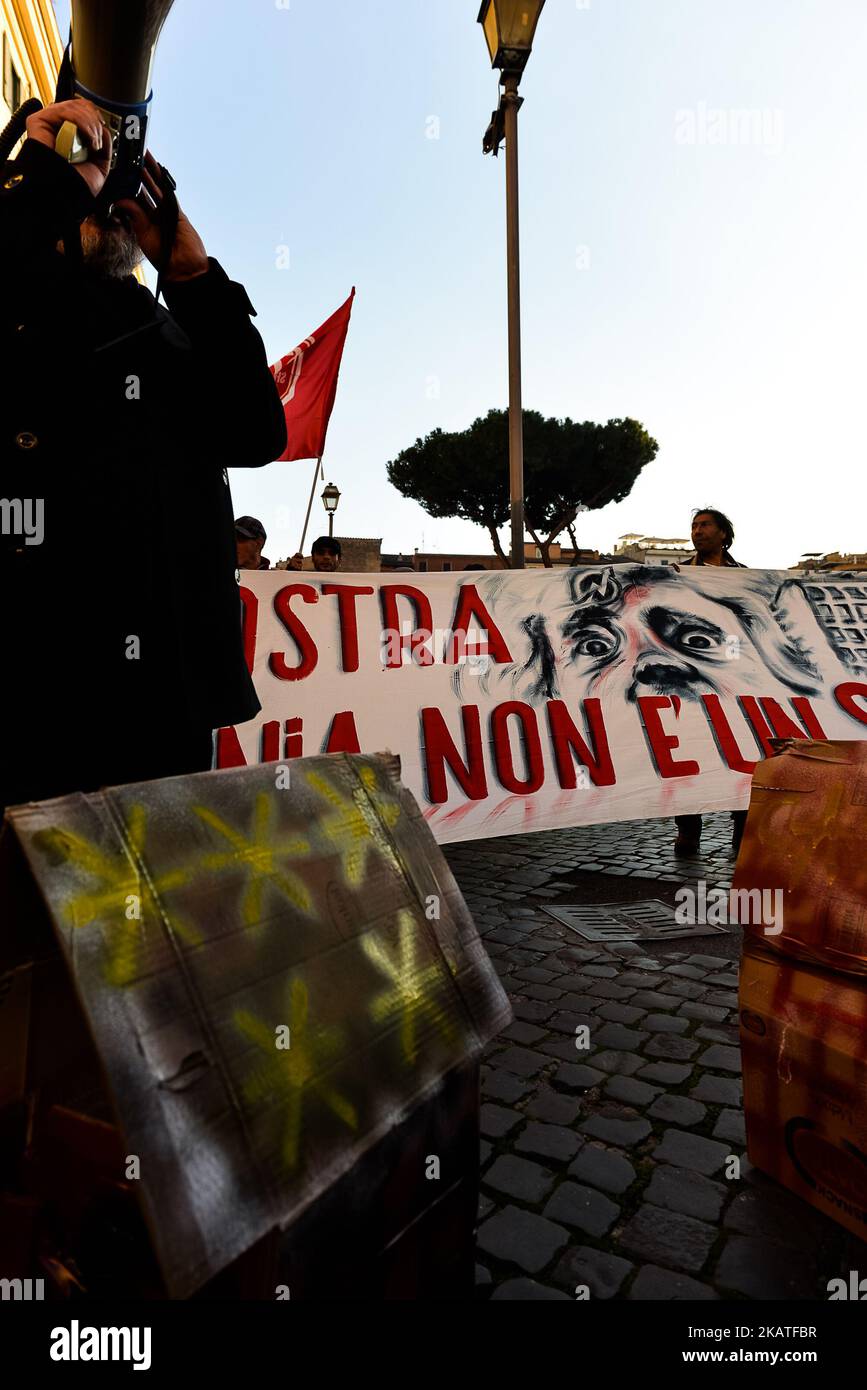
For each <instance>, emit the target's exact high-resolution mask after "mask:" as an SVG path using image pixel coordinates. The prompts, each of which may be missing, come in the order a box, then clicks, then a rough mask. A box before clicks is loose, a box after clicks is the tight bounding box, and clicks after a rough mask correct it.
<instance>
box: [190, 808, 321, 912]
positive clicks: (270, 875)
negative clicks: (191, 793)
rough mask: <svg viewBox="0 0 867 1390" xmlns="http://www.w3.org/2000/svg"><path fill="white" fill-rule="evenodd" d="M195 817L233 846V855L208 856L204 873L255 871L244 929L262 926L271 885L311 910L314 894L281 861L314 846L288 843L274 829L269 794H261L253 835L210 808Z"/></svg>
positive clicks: (246, 893) (246, 897)
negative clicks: (234, 868) (243, 867)
mask: <svg viewBox="0 0 867 1390" xmlns="http://www.w3.org/2000/svg"><path fill="white" fill-rule="evenodd" d="M192 809H193V811H194V813H195V814H196V815H197V816H198V817H199V819H200V820H202V821H204V823H205V824H206V825H208V826H210V828H211V829H212V830H215V831H216V832H217V833H218V834H219V835H222V836H223V838H224V839H226V840H228V842H229V844H230V845H231V846H232V848H231V850H229V851H222V852H220V853H215V854H211V855H205V856H204V857H203V859H202V860H201V864H200V867H201V868H202V869H208V870H213V869H217V870H219V869H224V868H226V867H229V866H231V865H233V864H246V865H249V867H250V868H251V869H252V871H253V873H252V878H251V880H250V882H249V883H248V884H247V886H246V888H245V890H244V897H243V902H242V915H243V920H244V926H245V927H249V926H253V925H255V923H257V922H259V921H260V920H261V917H262V899H263V897H264V894H265V888H266V886H267V885H268V884H270V885H271V887H272V888H276V889H278V891H279V892H281V893H283V894H284V896H285V897H287V898H288V899H289V901H290V902H291V903H294V904H295V906H296V907H298V908H300V909H301V911H302V912H308V911H309V910H310V903H311V899H310V894H309V893H308V891H307V888H306V887H305V885H304V882H303V880H302V879H300V878H299V877H298V876H297V874H293V873H288V872H286V871H285V870H283V869H281V868H280V867H279V866H280V861H281V860H283V859H286V858H290V857H292V856H296V857H297V856H299V855H306V854H309V852H310V846H309V844H308V843H307V841H306V840H287V839H286V838H285V836H281V832H280V830H279V827H278V828H277V831H276V833H275V831H273V830H272V829H271V827H270V821H271V814H272V810H273V809H274V808H273V806H272V801H271V798H270V797H269V795H268V793H267V792H260V793H259V795H258V796H257V797H256V801H255V805H254V809H253V832H252V835H244V834H243V833H242V832H241V831H240V830H236V829H235V827H234V826H233V825H229V824H228V822H227V821H225V820H223V818H222V816H218V815H217V813H216V811H212V810H211V808H210V807H209V806H194V807H193V808H192Z"/></svg>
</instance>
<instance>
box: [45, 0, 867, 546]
mask: <svg viewBox="0 0 867 1390" xmlns="http://www.w3.org/2000/svg"><path fill="white" fill-rule="evenodd" d="M56 8H57V11H58V15H59V17H60V18H61V21H62V23H63V25H64V27H65V23H66V19H65V16H66V14H67V13H68V6H67V5H66V4H65V3H58V4H57V6H56ZM477 13H478V0H436V3H433V4H432V3H430V0H365V3H364V4H359V3H358V0H330V2H329V3H325V0H289V3H288V4H287V3H285V0H176V4H175V7H174V10H173V11H172V13H171V15H170V16H169V20H168V22H167V25H166V29H165V32H164V35H163V39H162V41H161V45H160V50H159V55H158V61H157V70H156V81H155V90H156V102H155V113H154V121H153V127H152V134H153V140H152V144H153V148H154V151H155V153H156V154H157V156H158V157H159V158H161V159H163V160H164V162H165V163H167V164H168V166H169V167H170V168H171V170H172V172H173V173H174V175H175V177H176V178H177V180H178V185H179V195H180V196H181V198H182V201H183V203H184V206H185V209H186V211H187V212H188V214H189V215H190V217H191V218H192V220H193V222H194V224H195V225H196V226H197V227H198V229H199V230H200V232H201V233H202V235H203V238H204V240H205V243H206V245H207V247H208V250H209V251H210V252H211V254H212V255H215V256H216V257H217V258H218V259H219V260H220V261H221V262H222V263H223V265H224V266H225V267H226V269H227V270H228V272H229V273H230V274H231V275H232V276H233V278H236V279H239V280H241V281H243V283H244V284H245V285H246V287H247V289H248V292H249V294H250V297H251V299H252V301H253V303H254V304H255V306H256V308H257V310H258V314H259V317H258V320H257V324H258V327H259V329H260V331H261V332H262V335H263V337H264V339H265V343H266V347H267V349H268V353H269V360H271V361H273V360H275V359H277V358H278V357H280V356H282V355H283V354H284V353H285V352H287V351H288V350H289V349H290V348H292V347H294V346H295V345H296V344H297V343H298V342H299V341H300V340H301V339H302V338H304V337H305V336H306V335H307V334H308V333H310V332H312V331H313V330H314V329H315V328H316V327H318V325H319V324H320V323H321V322H322V321H323V319H325V318H326V317H327V316H328V315H329V314H330V313H331V312H332V311H333V310H334V309H335V308H336V307H337V306H338V305H339V304H340V303H342V301H343V300H344V299H345V298H346V296H347V294H348V293H349V290H350V288H351V286H352V285H353V284H354V285H356V286H357V298H356V305H355V311H354V315H353V321H352V324H351V325H350V330H349V337H348V340H347V346H346V353H345V356H344V363H343V371H342V374H341V383H340V388H339V391H338V396H337V403H336V406H335V411H334V415H333V417H332V423H331V429H330V433H329V439H328V447H327V453H326V463H325V471H326V478H327V480H333V481H334V482H335V483H336V484H337V485H338V487H339V488H340V489H341V492H342V494H343V497H342V500H341V504H340V510H339V512H338V515H337V523H336V528H335V529H336V531H337V532H338V533H339V534H342V535H355V536H381V537H382V539H383V549H384V550H398V549H403V550H404V551H411V550H412V549H413V547H415V546H418V547H419V548H425V549H427V550H440V551H448V550H468V551H473V550H483V551H489V550H490V542H489V540H488V538H487V535H486V533H485V532H483V531H481V530H478V529H477V528H475V527H473V526H471V525H469V524H466V523H463V522H458V521H447V520H443V521H434V520H432V519H431V518H430V517H428V516H426V514H425V513H424V512H423V511H422V510H421V508H419V507H418V506H416V505H415V504H414V503H411V502H407V501H404V499H403V498H402V497H401V496H400V495H399V494H398V493H397V492H396V491H395V490H394V489H393V488H392V487H391V486H390V485H389V483H388V481H387V478H386V474H385V464H386V462H387V460H388V459H390V458H392V457H393V456H394V455H395V454H397V453H398V452H399V451H400V450H401V449H402V448H404V447H406V446H407V445H409V444H411V443H413V442H414V440H415V439H416V438H417V437H418V436H420V435H423V434H425V433H427V432H428V431H429V430H431V429H433V428H435V427H436V426H441V427H442V428H443V429H446V430H454V429H462V428H464V427H466V426H467V425H469V424H470V422H471V421H472V420H473V419H474V418H475V417H476V416H477V415H481V414H484V413H485V412H486V411H487V410H488V409H489V408H491V407H492V406H497V407H504V406H505V405H506V403H507V370H506V275H505V185H504V177H505V162H504V160H503V158H502V157H501V158H500V159H499V160H497V161H495V160H493V159H491V158H490V157H488V158H485V157H483V155H482V150H481V139H482V134H483V132H484V130H485V127H486V125H487V122H488V120H489V117H490V113H491V110H492V109H493V107H494V105H495V104H496V99H497V88H496V78H495V75H494V74H493V73H492V72H491V69H490V65H489V62H488V58H487V52H486V49H485V45H484V40H483V36H482V32H481V28H480V27H479V26H478V25H477V24H476V22H475V20H476V15H477ZM865 71H867V4H865V3H864V0H726V3H720V0H652V3H651V0H590V3H586V0H577V3H576V0H548V3H547V4H546V6H545V9H544V11H543V13H542V17H541V20H540V22H539V28H538V30H537V35H536V44H535V49H534V52H533V55H532V57H531V59H530V63H529V67H528V69H527V73H526V75H525V77H524V80H523V83H522V88H521V90H522V93H523V95H524V97H525V104H524V108H523V110H522V112H521V117H520V120H521V147H520V152H521V181H522V182H521V198H522V207H521V211H522V224H521V229H522V257H523V265H522V270H523V327H524V344H523V349H524V399H525V405H526V406H528V407H532V408H534V409H537V410H540V411H542V412H543V413H545V414H551V415H558V416H564V415H570V416H571V417H572V418H576V419H593V420H605V419H608V418H609V417H611V416H622V415H632V416H635V417H637V418H638V419H639V420H641V421H642V422H643V424H644V425H645V427H646V428H647V429H648V430H649V431H650V433H651V434H652V435H653V436H654V437H655V438H656V439H657V440H658V442H659V445H660V450H659V454H658V456H657V459H656V461H655V462H654V463H653V464H651V465H650V466H649V467H648V468H647V469H645V471H644V474H643V475H642V477H641V479H640V480H639V482H638V483H637V484H636V486H635V488H634V490H633V492H632V494H631V496H630V497H629V498H627V499H626V501H624V502H622V503H620V504H619V505H617V506H611V507H608V508H606V509H605V510H603V511H601V512H596V513H591V514H590V515H587V516H584V517H582V518H579V521H580V526H579V542H580V543H581V544H583V545H589V546H595V547H599V548H602V549H610V548H611V547H612V545H613V543H614V541H615V539H616V537H617V536H619V535H621V534H622V533H624V532H627V531H643V532H648V533H654V534H657V535H663V536H676V535H688V527H689V514H690V511H691V509H692V508H693V507H695V506H709V505H710V506H718V507H722V508H723V509H724V510H725V511H727V512H729V514H730V515H731V516H732V518H733V519H734V522H735V525H736V529H737V542H736V545H735V548H734V553H735V554H736V556H737V557H738V558H739V559H741V560H742V561H744V562H746V563H748V564H751V565H754V566H757V567H760V566H772V567H776V566H779V567H784V566H788V565H791V564H794V563H795V561H796V560H797V558H798V556H799V555H800V554H801V553H802V552H804V551H811V550H832V549H841V550H857V549H860V550H865V549H867V526H865V521H864V512H865V507H864V503H865V491H867V489H865V485H864V481H863V480H864V454H865V446H864V441H863V440H862V438H861V435H860V424H859V421H860V415H861V409H860V406H859V401H861V400H862V397H863V387H862V378H863V375H864V371H865V365H864V354H865V347H864V325H865V323H867V288H865V284H867V281H865V272H864V260H865V250H867V192H865V179H864V175H863V167H864V160H865V154H867V101H865V88H864V73H865ZM431 137H436V138H431ZM282 246H288V248H289V261H290V265H289V268H288V269H278V268H277V260H278V257H279V255H280V251H279V248H280V247H282ZM210 408H211V409H213V410H219V409H220V402H219V401H217V400H215V401H213V402H212V403H211V405H210ZM311 475H312V463H311V464H306V463H292V464H273V465H271V466H270V467H269V468H267V469H264V470H260V471H257V472H243V471H234V472H233V475H232V486H233V494H234V499H235V510H236V514H240V513H242V512H246V513H252V514H254V515H256V516H259V517H260V518H261V519H262V521H263V522H264V524H265V527H266V529H267V530H268V533H269V541H268V545H267V548H266V550H267V554H268V555H269V556H270V557H271V559H272V561H273V560H276V559H278V558H280V557H281V556H284V555H286V554H289V553H291V552H292V551H294V550H295V549H296V547H297V543H298V539H299V537H300V531H301V526H302V524H303V517H304V510H305V507H306V501H307V494H308V492H309V487H310V479H311ZM320 491H321V485H320V487H319V488H318V489H317V500H316V502H315V503H314V520H313V523H312V524H313V528H314V529H313V532H312V534H313V535H316V534H318V533H319V531H321V530H324V529H326V527H325V517H324V512H323V511H322V507H321V503H320V502H319V500H318V492H320ZM504 534H505V533H504ZM564 539H566V538H565V537H564ZM308 544H309V542H308Z"/></svg>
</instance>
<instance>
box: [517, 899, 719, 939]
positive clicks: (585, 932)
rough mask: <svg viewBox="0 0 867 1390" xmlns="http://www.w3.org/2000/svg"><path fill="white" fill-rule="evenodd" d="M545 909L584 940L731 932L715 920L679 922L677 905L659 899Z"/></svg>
mask: <svg viewBox="0 0 867 1390" xmlns="http://www.w3.org/2000/svg"><path fill="white" fill-rule="evenodd" d="M544 910H545V912H547V913H548V914H549V916H551V917H556V919H557V921H558V922H562V924H563V926H564V927H569V929H570V930H571V931H574V932H577V933H578V935H579V936H582V937H583V938H584V940H585V941H677V940H679V939H680V938H681V937H689V936H716V935H717V934H718V933H719V932H723V933H725V934H727V932H728V928H727V927H721V926H718V925H717V924H716V923H710V922H676V921H675V918H674V908H673V907H672V906H671V904H670V903H664V902H660V900H659V898H650V899H649V900H648V901H647V902H643V903H594V904H592V905H590V904H586V903H584V904H581V905H580V906H579V905H577V904H575V905H574V906H573V905H572V904H566V905H564V906H560V907H546V908H545V909H544Z"/></svg>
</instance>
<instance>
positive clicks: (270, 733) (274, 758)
mask: <svg viewBox="0 0 867 1390" xmlns="http://www.w3.org/2000/svg"><path fill="white" fill-rule="evenodd" d="M279 761H280V720H279V719H269V720H268V723H267V724H263V725H262V762H263V763H278V762H279Z"/></svg>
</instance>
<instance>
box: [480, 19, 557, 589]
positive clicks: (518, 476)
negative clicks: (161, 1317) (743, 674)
mask: <svg viewBox="0 0 867 1390" xmlns="http://www.w3.org/2000/svg"><path fill="white" fill-rule="evenodd" d="M544 3H545V0H482V8H481V9H480V11H479V23H480V24H481V26H482V28H483V30H484V34H485V41H486V43H487V45H488V51H489V53H490V55H491V66H492V67H495V68H499V69H500V72H501V74H502V77H501V82H502V85H503V91H502V93H501V94H500V105H499V107H498V108H497V110H496V111H495V112H494V114H493V116H492V118H491V124H490V126H489V127H488V130H487V132H486V133H485V138H484V141H483V144H482V148H483V149H484V152H485V154H491V153H492V154H497V153H499V148H500V145H501V144H502V142H503V140H505V142H506V260H507V263H508V297H509V496H510V513H511V529H512V543H511V562H512V569H523V568H524V416H523V404H522V400H521V262H520V244H519V234H518V228H519V223H518V111H519V109H520V107H521V105H522V103H523V100H524V98H523V97H520V96H518V83H519V82H520V80H521V76H522V74H523V72H524V68H525V67H526V66H527V60H528V58H529V57H530V53H531V50H532V47H533V37H534V35H535V33H536V25H537V24H538V22H539V16H540V14H541V13H542V6H543V5H544Z"/></svg>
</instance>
